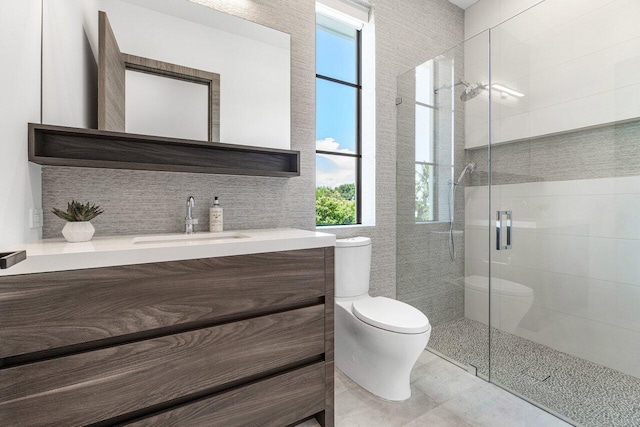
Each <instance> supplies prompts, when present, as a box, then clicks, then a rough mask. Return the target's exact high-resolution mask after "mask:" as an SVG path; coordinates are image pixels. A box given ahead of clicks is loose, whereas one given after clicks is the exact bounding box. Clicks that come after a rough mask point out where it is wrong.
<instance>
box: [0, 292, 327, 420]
mask: <svg viewBox="0 0 640 427" xmlns="http://www.w3.org/2000/svg"><path fill="white" fill-rule="evenodd" d="M324 328H325V324H324V305H322V304H321V305H314V306H310V307H306V308H301V309H296V310H291V311H286V312H282V313H276V314H271V315H268V316H261V317H256V318H252V319H248V320H243V321H238V322H233V323H227V324H223V325H219V326H214V327H210V328H203V329H198V330H193V331H189V332H183V333H179V334H174V335H168V336H164V337H159V338H154V339H150V340H145V341H140V342H134V343H129V344H123V345H119V346H115V347H110V348H105V349H101V350H96V351H90V352H86V353H80V354H76V355H72V356H66V357H60V358H56V359H51V360H45V361H41V362H37V363H31V364H27V365H22V366H15V367H12V368H7V369H3V370H0V420H2V422H3V424H5V425H29V426H40V425H64V426H72V425H85V424H90V423H95V422H100V421H103V420H108V419H110V418H113V417H117V416H120V415H122V414H129V413H134V414H133V415H142V412H136V411H147V410H157V409H163V408H166V406H161V405H163V404H164V405H166V402H172V404H173V405H175V404H180V403H181V402H182V403H184V402H186V401H189V400H190V399H192V398H193V399H195V398H198V397H202V396H204V395H208V394H212V393H216V392H222V391H224V390H225V389H228V388H230V387H232V386H236V385H237V384H239V383H241V382H247V381H250V380H255V379H256V377H258V376H265V375H269V374H274V373H277V372H278V371H284V370H287V369H292V368H293V367H295V366H296V364H298V366H299V365H300V364H302V363H307V362H309V361H312V360H314V359H315V360H321V357H322V354H323V353H324ZM229 404H230V403H229ZM247 404H248V403H247ZM157 405H159V406H157ZM123 420H124V419H123Z"/></svg>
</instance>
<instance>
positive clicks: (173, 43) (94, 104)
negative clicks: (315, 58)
mask: <svg viewBox="0 0 640 427" xmlns="http://www.w3.org/2000/svg"><path fill="white" fill-rule="evenodd" d="M99 11H103V12H105V13H106V15H107V16H108V22H109V24H110V27H111V30H112V32H113V36H114V37H115V40H116V41H117V45H118V48H119V50H120V51H121V52H122V54H123V56H127V55H128V56H130V57H131V56H135V57H140V58H143V59H150V60H153V61H152V62H154V63H156V62H157V63H159V64H171V65H172V66H176V67H182V68H185V69H189V70H196V71H202V72H206V73H209V74H212V75H219V93H216V94H215V96H214V98H215V102H216V103H219V104H217V105H216V107H214V108H219V129H217V130H216V131H215V132H214V133H213V134H210V132H209V120H210V112H211V108H212V107H211V94H210V93H209V91H208V88H207V86H206V85H202V84H198V83H197V82H192V81H184V80H180V79H176V78H175V77H174V78H171V77H165V76H162V75H158V74H156V73H155V72H152V73H147V72H139V71H140V70H137V69H136V70H131V69H129V68H127V70H126V74H125V76H126V77H123V79H124V80H125V87H126V90H125V91H124V94H125V95H124V96H125V99H126V101H124V100H123V101H124V102H123V108H124V110H125V112H124V120H125V123H126V125H125V128H124V129H123V130H124V131H126V132H131V133H140V134H147V135H159V136H168V137H177V138H187V139H195V140H204V141H207V140H213V141H220V142H224V143H230V144H240V145H251V146H261V147H270V148H282V149H289V148H290V67H291V65H290V37H289V35H288V34H286V33H282V32H280V31H276V30H274V29H271V28H268V27H265V26H262V25H259V24H256V23H253V22H249V21H246V20H244V19H241V18H238V17H234V16H231V15H228V14H225V13H222V12H219V11H216V10H213V9H211V8H209V7H206V6H203V5H200V4H197V3H195V2H192V1H189V0H44V9H43V46H42V51H43V64H42V69H43V70H42V73H43V75H42V79H43V88H42V91H43V94H42V113H43V123H46V124H53V125H61V126H71V127H81V128H95V129H97V128H98V127H99V126H98V122H99V120H98V110H99V104H100V102H101V101H100V100H99V96H98V78H99V59H98V58H99V50H100V46H99V43H98V39H99V32H100V29H99V19H98V14H99ZM216 90H218V89H217V88H216ZM216 113H217V110H216ZM216 126H217V123H216ZM103 129H108V128H104V127H103ZM110 130H116V129H110ZM211 135H213V136H211Z"/></svg>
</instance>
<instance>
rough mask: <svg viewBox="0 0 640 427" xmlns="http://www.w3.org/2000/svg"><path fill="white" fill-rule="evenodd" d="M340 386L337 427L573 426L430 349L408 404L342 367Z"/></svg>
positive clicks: (308, 426)
mask: <svg viewBox="0 0 640 427" xmlns="http://www.w3.org/2000/svg"><path fill="white" fill-rule="evenodd" d="M335 387H336V390H335V393H336V394H335V404H336V426H337V427H356V426H357V427H377V426H381V427H394V426H397V427H401V426H402V427H427V426H428V427H440V426H445V427H467V426H487V427H489V426H490V427H501V426H505V427H507V426H508V427H516V426H522V427H526V426H531V427H546V426H568V425H569V424H566V423H565V422H563V421H561V420H560V419H558V418H556V417H554V416H553V415H550V414H548V413H547V412H544V411H543V410H541V409H539V408H536V407H535V406H533V405H531V404H530V403H528V402H525V401H524V400H522V399H520V398H518V397H516V396H514V395H512V394H511V393H509V392H507V391H505V390H502V389H500V388H499V387H497V386H495V385H493V384H489V383H487V382H486V381H484V380H482V379H480V378H477V377H475V376H473V375H471V374H470V373H468V372H467V371H465V370H463V369H462V368H460V367H458V366H456V365H454V364H453V363H451V362H448V361H446V360H444V359H442V358H441V357H439V356H436V355H435V354H433V353H431V352H428V351H425V352H424V353H423V354H422V356H420V359H419V360H418V362H417V363H416V365H415V367H414V368H413V372H412V383H411V389H412V390H411V391H412V396H411V398H410V399H409V400H407V401H405V402H400V403H392V402H389V401H385V400H383V399H379V398H377V397H375V396H374V395H372V394H371V393H369V392H367V391H365V390H364V389H362V388H361V387H360V386H358V385H357V384H356V383H354V382H353V381H351V380H350V379H349V378H348V377H347V376H346V375H344V374H343V373H342V372H340V371H339V370H337V369H336V378H335ZM300 426H304V427H314V426H317V424H316V423H315V421H307V422H306V423H303V424H301V425H300Z"/></svg>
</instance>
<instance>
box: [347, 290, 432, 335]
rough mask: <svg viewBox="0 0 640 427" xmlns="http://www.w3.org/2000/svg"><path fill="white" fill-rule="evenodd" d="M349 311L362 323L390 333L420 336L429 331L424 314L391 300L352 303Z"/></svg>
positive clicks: (371, 299) (367, 300)
mask: <svg viewBox="0 0 640 427" xmlns="http://www.w3.org/2000/svg"><path fill="white" fill-rule="evenodd" d="M351 311H352V312H353V314H354V315H355V316H356V317H357V318H358V319H360V320H362V321H363V322H365V323H367V324H369V325H371V326H375V327H377V328H380V329H384V330H387V331H390V332H398V333H401V334H421V333H424V332H427V331H428V330H430V329H431V326H430V325H429V319H427V316H425V315H424V313H422V312H421V311H420V310H418V309H417V308H415V307H412V306H410V305H409V304H405V303H403V302H401V301H398V300H394V299H391V298H385V297H375V298H364V299H361V300H358V301H354V302H353V305H352V306H351Z"/></svg>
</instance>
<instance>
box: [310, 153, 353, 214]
mask: <svg viewBox="0 0 640 427" xmlns="http://www.w3.org/2000/svg"><path fill="white" fill-rule="evenodd" d="M356 175H357V158H356V157H350V156H341V155H335V154H316V224H317V225H343V224H355V223H356Z"/></svg>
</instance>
